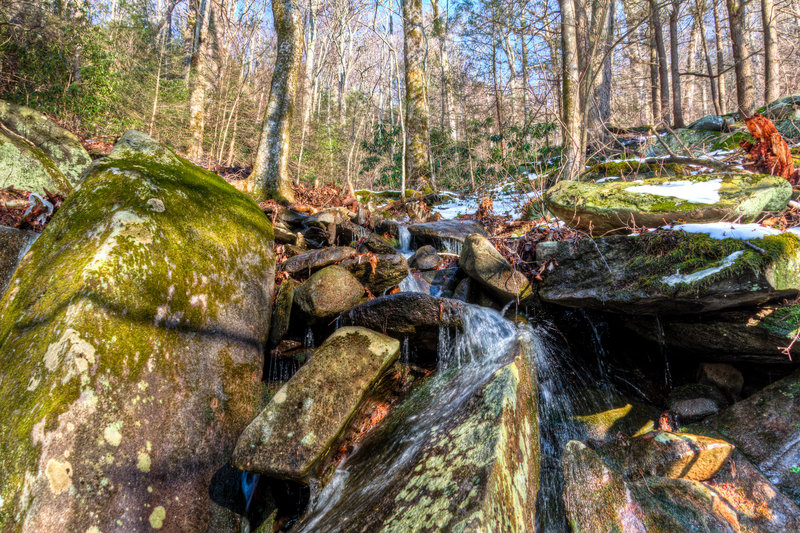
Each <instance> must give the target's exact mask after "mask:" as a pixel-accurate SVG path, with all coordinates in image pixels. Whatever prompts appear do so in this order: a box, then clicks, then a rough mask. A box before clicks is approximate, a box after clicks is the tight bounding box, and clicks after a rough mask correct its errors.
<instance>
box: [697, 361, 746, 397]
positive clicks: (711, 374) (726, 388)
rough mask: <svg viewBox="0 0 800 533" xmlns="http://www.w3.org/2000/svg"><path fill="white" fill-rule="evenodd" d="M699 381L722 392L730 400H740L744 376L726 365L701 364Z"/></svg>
mask: <svg viewBox="0 0 800 533" xmlns="http://www.w3.org/2000/svg"><path fill="white" fill-rule="evenodd" d="M698 373H699V381H700V383H705V384H708V385H712V386H714V387H716V388H717V389H719V390H721V391H722V392H723V393H725V394H726V396H727V397H728V398H729V399H734V398H738V396H739V394H741V392H742V387H743V386H744V376H742V373H741V372H739V371H738V370H737V369H736V368H735V367H733V366H731V365H726V364H724V363H700V369H699V371H698Z"/></svg>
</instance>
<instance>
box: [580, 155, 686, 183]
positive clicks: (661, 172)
mask: <svg viewBox="0 0 800 533" xmlns="http://www.w3.org/2000/svg"><path fill="white" fill-rule="evenodd" d="M688 173H689V172H688V170H687V169H686V167H684V166H683V165H679V164H677V163H664V162H657V163H642V162H641V161H638V160H636V159H631V160H623V161H606V162H604V163H598V164H596V165H593V166H592V167H591V168H589V170H587V171H586V172H584V173H583V174H581V175H580V176H579V177H578V181H598V180H599V181H601V183H602V182H603V181H613V180H616V179H623V180H634V179H650V178H670V177H675V176H685V175H687V174H688Z"/></svg>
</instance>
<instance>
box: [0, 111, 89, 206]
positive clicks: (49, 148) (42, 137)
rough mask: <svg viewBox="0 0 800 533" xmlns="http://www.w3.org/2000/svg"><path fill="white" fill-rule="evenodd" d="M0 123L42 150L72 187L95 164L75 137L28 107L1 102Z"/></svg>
mask: <svg viewBox="0 0 800 533" xmlns="http://www.w3.org/2000/svg"><path fill="white" fill-rule="evenodd" d="M0 123H2V124H3V126H5V127H6V128H8V129H9V130H11V131H12V132H14V133H16V134H17V135H19V136H20V137H23V138H25V139H27V140H28V141H30V143H31V144H33V145H34V146H36V147H37V148H38V149H39V150H41V151H42V152H43V153H44V155H46V156H47V157H48V158H49V159H50V160H51V161H52V162H53V163H54V164H55V166H56V167H57V168H58V169H59V170H60V171H61V173H62V174H63V175H64V177H66V178H67V181H69V182H70V183H71V184H72V185H77V184H78V182H80V178H81V175H82V174H83V171H84V170H86V169H87V168H88V167H89V164H90V163H91V162H92V158H91V157H89V153H88V152H87V151H86V149H85V148H84V147H83V145H82V144H81V142H80V141H79V140H78V138H77V137H76V136H75V135H73V134H72V133H71V132H69V131H67V130H65V129H64V128H62V127H61V126H58V125H57V124H56V123H55V122H53V121H52V120H50V119H49V118H47V117H46V116H45V115H44V114H43V113H40V112H38V111H34V110H33V109H31V108H29V107H25V106H21V105H16V104H12V103H9V102H4V101H2V100H0ZM51 192H52V191H51Z"/></svg>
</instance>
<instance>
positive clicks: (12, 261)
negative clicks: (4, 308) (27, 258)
mask: <svg viewBox="0 0 800 533" xmlns="http://www.w3.org/2000/svg"><path fill="white" fill-rule="evenodd" d="M38 236H39V234H38V233H34V232H32V231H22V230H18V229H14V228H7V227H5V226H0V297H2V296H3V293H4V292H5V290H6V287H8V282H9V280H10V279H11V276H12V275H13V274H14V271H15V270H16V269H17V265H18V264H19V261H20V259H22V256H23V255H25V252H27V251H28V249H29V248H30V246H31V244H33V241H35V240H36V238H37V237H38Z"/></svg>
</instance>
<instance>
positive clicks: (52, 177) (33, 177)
mask: <svg viewBox="0 0 800 533" xmlns="http://www.w3.org/2000/svg"><path fill="white" fill-rule="evenodd" d="M0 176H2V177H3V181H2V182H0V184H1V185H0V186H2V187H14V188H16V189H22V190H25V191H31V192H35V193H37V194H40V195H44V194H45V190H47V191H49V192H51V193H57V194H61V195H64V196H66V195H68V194H69V193H70V192H71V191H72V185H70V183H69V181H67V178H66V177H64V174H63V173H62V172H61V170H59V169H58V167H57V166H56V165H55V163H53V161H51V160H50V158H49V157H47V155H45V153H44V152H43V151H42V150H41V149H39V148H37V147H36V146H35V145H33V144H32V143H31V142H30V141H28V140H27V139H25V138H24V137H20V136H19V135H17V134H16V133H14V132H12V131H10V130H8V129H6V128H0Z"/></svg>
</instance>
